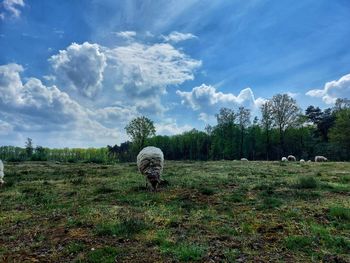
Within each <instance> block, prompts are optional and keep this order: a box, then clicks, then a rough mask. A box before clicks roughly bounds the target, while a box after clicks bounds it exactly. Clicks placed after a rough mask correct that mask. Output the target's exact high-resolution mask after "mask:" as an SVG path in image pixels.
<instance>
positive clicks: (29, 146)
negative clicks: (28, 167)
mask: <svg viewBox="0 0 350 263" xmlns="http://www.w3.org/2000/svg"><path fill="white" fill-rule="evenodd" d="M25 148H26V153H27V157H28V158H31V157H32V155H33V152H34V147H33V140H32V139H31V138H27V141H26V143H25Z"/></svg>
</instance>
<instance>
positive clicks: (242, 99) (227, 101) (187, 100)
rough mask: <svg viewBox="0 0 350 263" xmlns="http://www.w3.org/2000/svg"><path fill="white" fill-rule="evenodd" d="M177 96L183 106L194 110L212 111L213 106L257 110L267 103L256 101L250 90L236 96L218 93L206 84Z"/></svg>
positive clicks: (178, 91) (259, 99) (179, 92)
mask: <svg viewBox="0 0 350 263" xmlns="http://www.w3.org/2000/svg"><path fill="white" fill-rule="evenodd" d="M176 94H177V95H179V96H180V97H181V98H182V104H184V105H187V106H189V107H191V108H192V109H193V110H200V109H202V110H203V109H210V107H213V106H220V107H224V106H229V107H230V106H231V107H232V106H237V105H242V106H245V107H248V108H257V107H259V106H260V105H261V104H262V103H263V102H264V101H265V100H264V99H263V98H257V99H255V97H254V94H253V91H252V90H251V89H250V88H246V89H243V90H241V92H240V93H239V94H238V95H237V96H235V95H234V94H232V93H223V92H218V91H217V90H216V88H215V87H213V86H210V85H205V84H202V85H201V86H198V87H195V88H193V89H192V91H189V92H187V91H180V90H177V91H176Z"/></svg>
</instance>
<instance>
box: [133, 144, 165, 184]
mask: <svg viewBox="0 0 350 263" xmlns="http://www.w3.org/2000/svg"><path fill="white" fill-rule="evenodd" d="M163 166H164V155H163V152H162V150H161V149H159V148H157V147H153V146H148V147H145V148H143V149H142V150H141V151H140V152H139V154H138V155H137V167H138V169H139V171H140V172H141V174H143V175H144V176H145V179H146V185H147V182H149V183H150V184H151V186H152V190H153V191H156V190H157V186H158V184H159V183H160V182H161V179H160V176H161V174H162V172H163Z"/></svg>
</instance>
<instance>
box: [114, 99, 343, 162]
mask: <svg viewBox="0 0 350 263" xmlns="http://www.w3.org/2000/svg"><path fill="white" fill-rule="evenodd" d="M260 113H261V117H260V119H258V118H257V117H254V118H253V120H252V117H251V111H250V110H249V109H247V108H244V107H239V108H238V109H237V110H234V109H231V108H221V109H220V111H219V112H218V113H217V114H216V115H215V117H216V120H217V124H216V125H214V126H210V125H207V126H206V127H205V131H198V130H196V129H193V130H191V131H188V132H184V133H183V134H179V135H173V136H161V135H155V128H154V125H153V122H152V121H151V120H150V119H148V118H146V117H139V118H136V119H134V120H132V121H131V122H130V123H129V124H128V125H127V126H126V128H125V129H126V132H127V134H128V135H129V136H130V138H131V142H129V141H127V142H124V143H122V144H120V145H119V146H118V145H114V146H108V151H109V152H110V154H111V155H113V156H115V158H117V159H118V160H119V161H133V160H134V159H135V158H136V155H137V153H138V152H139V151H140V150H141V149H142V148H143V147H145V146H149V145H152V146H156V147H159V148H161V149H162V151H163V152H164V155H165V158H166V159H168V160H222V159H224V160H234V159H237V160H238V159H240V158H248V159H249V160H280V159H281V157H282V156H287V155H289V154H292V155H295V156H296V157H297V158H299V159H301V158H302V159H305V160H308V159H313V158H314V156H316V155H325V156H327V157H328V159H330V160H334V161H342V160H350V100H349V99H346V98H344V99H337V101H336V103H335V106H334V107H333V108H327V109H324V110H321V109H320V108H319V107H315V106H309V107H308V108H307V109H306V110H305V112H304V113H303V112H302V111H301V109H300V107H299V106H298V105H297V102H296V100H295V99H293V98H292V97H291V96H289V95H288V94H277V95H275V96H273V97H272V99H270V100H267V101H265V102H264V103H263V104H262V106H261V107H260Z"/></svg>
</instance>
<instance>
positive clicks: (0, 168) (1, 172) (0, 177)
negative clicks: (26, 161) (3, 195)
mask: <svg viewBox="0 0 350 263" xmlns="http://www.w3.org/2000/svg"><path fill="white" fill-rule="evenodd" d="M3 178H4V164H3V163H2V161H1V160H0V183H1V184H2V183H3V182H4V180H3Z"/></svg>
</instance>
